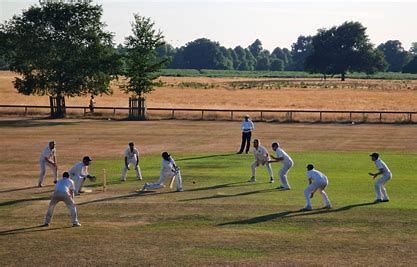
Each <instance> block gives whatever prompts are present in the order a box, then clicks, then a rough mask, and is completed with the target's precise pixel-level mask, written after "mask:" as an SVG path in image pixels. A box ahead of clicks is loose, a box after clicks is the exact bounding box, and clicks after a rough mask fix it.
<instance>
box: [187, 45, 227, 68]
mask: <svg viewBox="0 0 417 267" xmlns="http://www.w3.org/2000/svg"><path fill="white" fill-rule="evenodd" d="M183 56H184V67H185V68H187V69H198V70H201V69H225V68H226V67H225V63H224V61H225V58H224V55H223V54H222V51H221V49H220V44H219V43H217V42H212V41H210V40H209V39H206V38H200V39H196V40H194V41H192V42H189V43H187V44H186V46H185V47H184V50H183Z"/></svg>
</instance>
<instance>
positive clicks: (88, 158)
mask: <svg viewBox="0 0 417 267" xmlns="http://www.w3.org/2000/svg"><path fill="white" fill-rule="evenodd" d="M83 161H93V159H92V158H90V157H89V156H85V157H84V158H83Z"/></svg>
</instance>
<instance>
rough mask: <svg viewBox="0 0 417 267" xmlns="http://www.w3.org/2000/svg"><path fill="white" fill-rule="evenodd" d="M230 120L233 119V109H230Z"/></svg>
mask: <svg viewBox="0 0 417 267" xmlns="http://www.w3.org/2000/svg"><path fill="white" fill-rule="evenodd" d="M230 120H231V121H232V120H233V111H232V110H231V111H230Z"/></svg>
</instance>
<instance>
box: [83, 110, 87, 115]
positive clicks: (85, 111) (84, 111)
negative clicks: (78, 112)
mask: <svg viewBox="0 0 417 267" xmlns="http://www.w3.org/2000/svg"><path fill="white" fill-rule="evenodd" d="M83 113H84V115H83V116H85V114H86V113H87V109H86V108H83Z"/></svg>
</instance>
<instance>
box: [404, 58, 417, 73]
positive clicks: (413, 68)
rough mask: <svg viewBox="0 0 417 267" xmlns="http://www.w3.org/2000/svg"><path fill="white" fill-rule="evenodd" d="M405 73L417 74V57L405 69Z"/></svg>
mask: <svg viewBox="0 0 417 267" xmlns="http://www.w3.org/2000/svg"><path fill="white" fill-rule="evenodd" d="M403 72H404V73H417V55H416V56H414V58H413V59H412V60H411V61H410V62H408V64H407V65H405V66H404V68H403Z"/></svg>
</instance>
